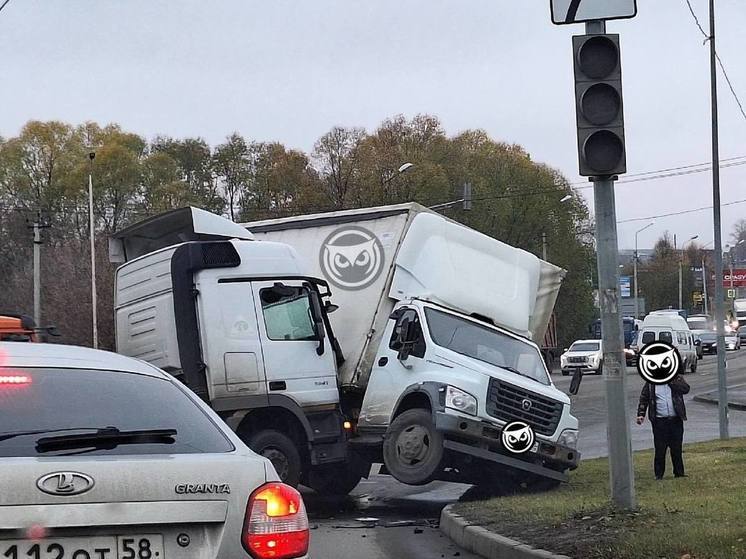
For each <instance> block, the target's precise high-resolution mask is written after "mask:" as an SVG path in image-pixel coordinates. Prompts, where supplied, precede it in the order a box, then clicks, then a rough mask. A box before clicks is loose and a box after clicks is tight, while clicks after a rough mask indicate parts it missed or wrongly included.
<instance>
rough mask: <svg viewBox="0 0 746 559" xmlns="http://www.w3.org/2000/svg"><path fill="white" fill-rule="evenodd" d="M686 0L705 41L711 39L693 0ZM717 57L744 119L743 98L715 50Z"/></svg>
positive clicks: (745, 112)
mask: <svg viewBox="0 0 746 559" xmlns="http://www.w3.org/2000/svg"><path fill="white" fill-rule="evenodd" d="M684 1H685V2H686V5H687V6H688V8H689V13H691V14H692V18H694V23H695V25H696V26H697V28H699V31H700V33H702V35H703V36H704V38H705V43H706V42H707V41H709V40H710V39H711V37H710V34H709V33H707V32H706V31H705V30H704V28H703V27H702V24H701V23H700V22H699V18H698V17H697V14H696V13H695V12H694V8H693V7H692V3H691V0H684ZM715 58H716V59H717V61H718V65H719V66H720V70H722V72H723V76H724V77H725V81H726V83H727V84H728V88H729V89H730V92H731V94H732V95H733V98H734V99H735V100H736V104H737V105H738V109H739V110H740V111H741V116H743V118H744V119H746V111H744V108H743V104H742V103H741V100H740V99H739V98H738V94H737V93H736V89H735V88H734V87H733V82H731V81H730V76H728V72H726V71H725V65H724V64H723V61H722V60H721V59H720V55H719V54H718V53H717V52H715Z"/></svg>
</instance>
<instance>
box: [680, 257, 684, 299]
mask: <svg viewBox="0 0 746 559" xmlns="http://www.w3.org/2000/svg"><path fill="white" fill-rule="evenodd" d="M682 260H684V251H683V250H682V251H681V253H680V254H679V308H680V309H683V308H684V304H683V303H684V301H683V297H682V285H681V283H682V282H681V267H682Z"/></svg>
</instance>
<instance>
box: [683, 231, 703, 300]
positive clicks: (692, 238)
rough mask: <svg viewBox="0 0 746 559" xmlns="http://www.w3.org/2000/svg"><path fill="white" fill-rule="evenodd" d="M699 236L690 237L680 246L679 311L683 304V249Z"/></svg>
mask: <svg viewBox="0 0 746 559" xmlns="http://www.w3.org/2000/svg"><path fill="white" fill-rule="evenodd" d="M698 238H699V235H694V236H693V237H690V238H689V239H688V240H687V241H686V242H685V243H684V244H683V245H681V251H680V252H679V309H683V308H684V302H683V290H682V287H683V285H682V284H683V281H682V270H681V268H682V266H683V264H684V247H685V246H686V245H687V244H689V243H691V242H692V241H693V240H694V239H698Z"/></svg>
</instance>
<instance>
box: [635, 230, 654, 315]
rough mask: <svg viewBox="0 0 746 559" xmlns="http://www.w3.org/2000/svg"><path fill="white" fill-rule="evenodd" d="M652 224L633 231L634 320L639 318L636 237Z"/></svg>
mask: <svg viewBox="0 0 746 559" xmlns="http://www.w3.org/2000/svg"><path fill="white" fill-rule="evenodd" d="M654 223H655V222H654V221H651V222H650V223H648V224H647V225H646V226H645V227H643V228H642V229H639V230H637V231H635V257H634V261H633V264H634V276H635V278H634V279H635V318H640V303H639V301H638V299H637V260H638V255H637V235H639V234H640V233H642V232H643V231H645V229H647V228H648V227H652V226H653V224H654Z"/></svg>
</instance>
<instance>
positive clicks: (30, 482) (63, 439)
mask: <svg viewBox="0 0 746 559" xmlns="http://www.w3.org/2000/svg"><path fill="white" fill-rule="evenodd" d="M0 359H2V360H3V361H2V362H0V402H2V405H0V469H1V470H2V472H3V475H2V476H0V495H2V499H1V500H0V556H2V557H27V556H28V557H37V559H38V557H39V553H41V554H42V557H52V556H55V557H60V558H61V557H63V556H64V557H76V558H82V557H86V558H88V557H100V558H104V557H108V558H112V557H114V558H116V557H119V558H138V559H150V558H152V559H164V558H168V557H172V558H176V557H179V558H182V559H193V558H197V557H199V558H205V559H213V558H215V559H229V558H236V557H248V556H249V555H250V556H251V557H252V558H254V559H259V558H269V557H285V558H292V557H306V556H307V550H308V544H309V527H308V518H307V516H306V511H305V507H304V504H303V500H302V498H301V496H300V494H299V493H298V492H297V491H296V490H295V489H293V488H292V487H289V486H287V485H283V484H281V483H279V481H278V480H279V476H278V475H277V473H276V472H275V470H274V468H273V467H272V464H271V463H270V461H269V460H267V459H265V458H262V457H260V456H258V455H257V454H255V453H254V452H252V451H251V450H249V448H248V447H246V446H245V445H244V444H243V443H242V442H241V440H240V439H239V438H238V437H237V436H236V435H235V434H234V433H233V432H231V430H230V429H229V428H228V426H227V425H226V424H225V423H223V422H222V421H221V419H220V418H219V417H218V415H217V414H216V413H215V412H213V411H212V410H211V409H210V408H209V407H208V406H207V405H206V404H205V403H204V402H202V401H201V400H200V399H199V398H198V397H197V396H195V395H194V394H193V393H191V392H190V391H189V390H188V389H187V388H186V387H185V386H184V385H183V384H181V383H180V382H178V381H176V380H175V379H174V378H173V377H171V376H170V375H168V374H167V373H164V372H163V371H161V370H160V369H158V368H156V367H154V366H153V365H149V364H147V363H145V362H143V361H139V360H136V359H131V358H128V357H123V356H120V355H116V354H113V353H108V352H104V351H97V350H91V349H86V348H79V347H72V346H64V345H48V344H21V343H13V342H11V343H7V342H3V343H0ZM29 526H34V527H35V530H36V531H34V530H33V529H29ZM39 530H41V531H42V533H43V534H44V536H43V537H44V539H43V542H42V543H43V547H42V548H41V549H42V550H46V552H45V551H41V552H40V547H39V546H40V543H39V539H40V534H39ZM51 554H53V555H51ZM247 554H248V555H247Z"/></svg>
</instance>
